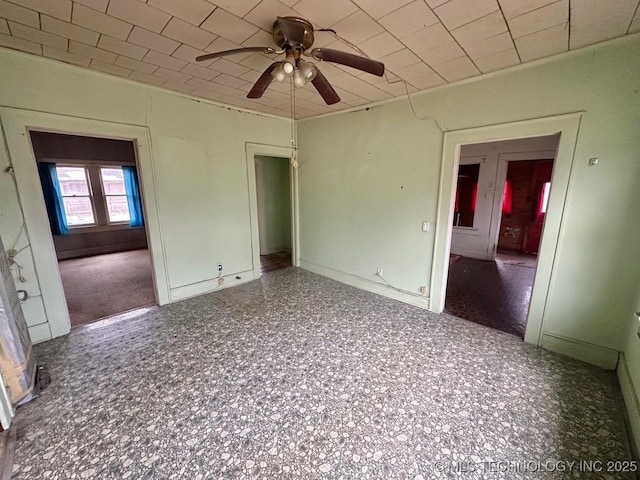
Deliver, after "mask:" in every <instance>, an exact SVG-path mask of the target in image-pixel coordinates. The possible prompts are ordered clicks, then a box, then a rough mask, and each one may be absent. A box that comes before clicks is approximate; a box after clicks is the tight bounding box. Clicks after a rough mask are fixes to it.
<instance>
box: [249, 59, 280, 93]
mask: <svg viewBox="0 0 640 480" xmlns="http://www.w3.org/2000/svg"><path fill="white" fill-rule="evenodd" d="M278 65H280V62H274V63H272V64H271V65H269V66H268V67H267V69H266V70H265V71H264V72H262V75H260V78H258V80H257V81H256V83H254V85H253V87H252V88H251V90H249V93H248V94H247V98H260V97H262V94H263V93H264V91H265V90H266V89H267V87H268V86H269V85H271V82H272V81H273V76H271V72H273V69H274V68H276V67H277V66H278Z"/></svg>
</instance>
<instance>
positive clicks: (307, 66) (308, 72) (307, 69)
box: [298, 61, 318, 83]
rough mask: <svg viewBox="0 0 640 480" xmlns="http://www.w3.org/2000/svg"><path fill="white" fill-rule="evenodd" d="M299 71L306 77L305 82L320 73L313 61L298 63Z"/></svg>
mask: <svg viewBox="0 0 640 480" xmlns="http://www.w3.org/2000/svg"><path fill="white" fill-rule="evenodd" d="M298 71H299V72H300V74H301V75H302V77H303V78H304V81H305V83H306V82H310V81H311V80H313V79H314V78H315V77H316V75H317V74H318V69H317V68H316V66H315V65H314V64H313V63H309V62H305V61H301V62H300V64H299V65H298Z"/></svg>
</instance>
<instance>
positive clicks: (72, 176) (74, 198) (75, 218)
mask: <svg viewBox="0 0 640 480" xmlns="http://www.w3.org/2000/svg"><path fill="white" fill-rule="evenodd" d="M56 173H57V174H58V182H59V183H60V190H61V192H62V201H63V203H64V213H65V215H66V217H67V224H68V225H69V226H70V227H74V226H81V225H94V224H95V223H96V221H95V216H94V213H93V202H92V201H91V187H90V186H89V181H88V176H87V169H86V168H85V167H56Z"/></svg>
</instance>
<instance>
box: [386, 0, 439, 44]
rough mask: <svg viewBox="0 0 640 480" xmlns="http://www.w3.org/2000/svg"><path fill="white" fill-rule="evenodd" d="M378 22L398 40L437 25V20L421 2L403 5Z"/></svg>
mask: <svg viewBox="0 0 640 480" xmlns="http://www.w3.org/2000/svg"><path fill="white" fill-rule="evenodd" d="M379 22H380V23H381V24H382V25H384V27H385V28H386V29H387V30H388V31H389V32H391V33H392V34H393V35H395V36H396V37H398V38H399V39H401V40H402V39H403V38H404V37H407V36H409V35H411V34H412V33H415V32H417V31H419V30H422V29H423V28H427V27H428V26H430V25H434V24H436V23H438V18H437V17H436V16H435V15H434V13H433V12H432V11H431V9H430V8H429V7H428V6H427V4H426V3H424V2H423V1H422V0H416V1H414V2H411V3H409V4H408V5H405V6H404V7H402V8H399V9H398V10H395V11H394V12H392V13H390V14H389V15H385V16H384V17H382V18H381V19H380V20H379Z"/></svg>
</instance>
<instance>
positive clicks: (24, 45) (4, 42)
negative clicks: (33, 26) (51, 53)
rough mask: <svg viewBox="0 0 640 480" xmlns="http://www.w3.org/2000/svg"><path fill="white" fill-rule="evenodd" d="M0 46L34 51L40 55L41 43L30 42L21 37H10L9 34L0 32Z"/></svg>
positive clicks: (29, 51)
mask: <svg viewBox="0 0 640 480" xmlns="http://www.w3.org/2000/svg"><path fill="white" fill-rule="evenodd" d="M0 46H1V47H7V48H12V49H14V50H21V51H23V52H28V53H34V54H36V55H42V45H40V44H39V43H34V42H30V41H29V40H23V39H21V38H16V37H11V36H9V35H3V34H0Z"/></svg>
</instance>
